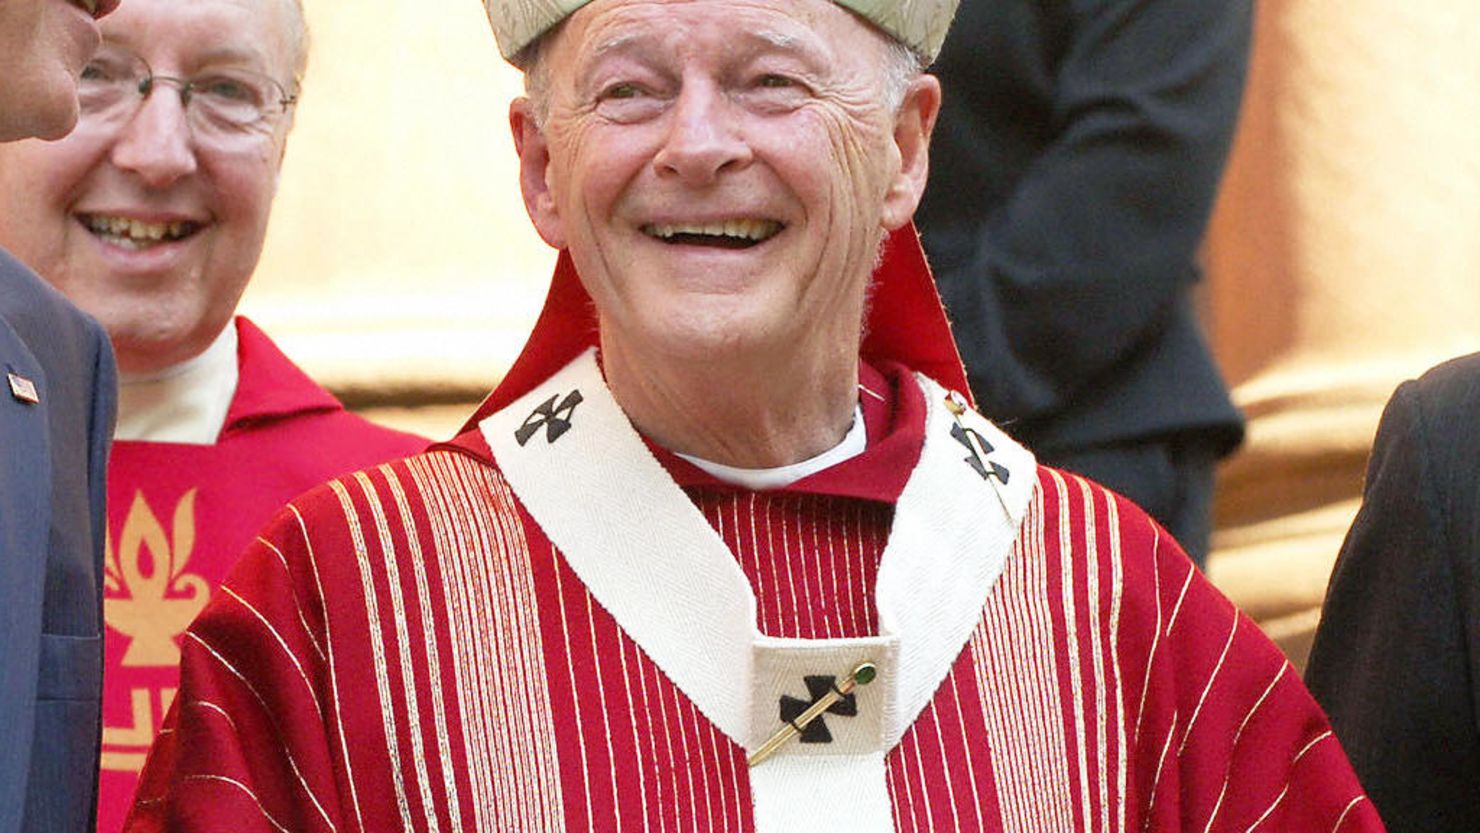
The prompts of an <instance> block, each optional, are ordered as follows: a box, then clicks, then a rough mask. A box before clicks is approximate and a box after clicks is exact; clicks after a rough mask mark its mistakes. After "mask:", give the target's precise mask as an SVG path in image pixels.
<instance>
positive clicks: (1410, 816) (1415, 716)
mask: <svg viewBox="0 0 1480 833" xmlns="http://www.w3.org/2000/svg"><path fill="white" fill-rule="evenodd" d="M1306 682H1307V683H1308V684H1309V685H1310V690H1311V693H1312V694H1314V695H1315V696H1316V699H1317V700H1319V701H1320V702H1321V704H1322V705H1323V706H1325V707H1326V709H1327V711H1329V712H1330V714H1331V723H1332V725H1333V726H1334V727H1335V729H1336V734H1337V736H1338V737H1340V738H1341V742H1342V744H1343V745H1344V746H1345V747H1346V751H1347V753H1348V754H1349V755H1350V756H1351V761H1352V765H1353V766H1355V767H1356V770H1357V775H1358V776H1359V777H1360V778H1361V779H1362V784H1363V786H1365V787H1366V788H1367V791H1368V793H1369V795H1370V796H1371V798H1372V801H1373V803H1374V804H1375V805H1376V806H1377V809H1378V812H1380V813H1381V814H1382V816H1383V818H1384V819H1385V820H1386V821H1387V823H1388V828H1389V829H1390V830H1393V831H1407V830H1412V831H1424V832H1425V833H1443V831H1456V833H1458V831H1466V833H1473V831H1476V830H1480V353H1477V354H1474V355H1471V356H1468V357H1465V358H1462V359H1456V360H1454V361H1451V362H1448V363H1445V364H1442V365H1439V366H1438V367H1436V368H1434V369H1433V370H1430V371H1429V372H1428V373H1426V374H1424V375H1423V377H1422V378H1420V379H1418V380H1417V381H1412V382H1405V383H1404V384H1403V385H1402V386H1400V387H1399V388H1398V390H1397V393H1395V394H1394V395H1393V398H1392V401H1391V402H1389V403H1388V406H1387V410H1386V411H1385V412H1384V413H1383V416H1382V424H1381V426H1380V427H1379V428H1378V430H1377V442H1376V446H1375V447H1374V449H1373V451H1372V459H1371V461H1370V463H1369V464H1368V467H1367V486H1366V493H1365V496H1364V498H1363V501H1362V509H1361V511H1360V512H1359V513H1358V514H1357V519H1356V522H1355V523H1353V524H1352V528H1351V531H1350V532H1349V533H1348V534H1347V537H1346V543H1345V544H1344V545H1342V548H1341V555H1340V557H1339V558H1338V559H1337V561H1336V568H1335V569H1334V570H1333V571H1332V573H1331V586H1330V589H1329V591H1328V595H1327V597H1326V604H1325V610H1324V613H1323V615H1322V617H1321V624H1320V628H1319V629H1318V630H1317V631H1316V641H1315V646H1314V648H1313V649H1312V651H1311V657H1310V665H1309V667H1308V669H1307V671H1306Z"/></svg>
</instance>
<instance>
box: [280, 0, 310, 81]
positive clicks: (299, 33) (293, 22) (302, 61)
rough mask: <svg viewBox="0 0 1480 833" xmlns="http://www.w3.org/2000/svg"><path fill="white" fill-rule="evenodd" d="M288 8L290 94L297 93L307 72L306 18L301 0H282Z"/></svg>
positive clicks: (307, 41)
mask: <svg viewBox="0 0 1480 833" xmlns="http://www.w3.org/2000/svg"><path fill="white" fill-rule="evenodd" d="M284 2H286V3H287V6H288V26H289V27H290V28H289V31H288V36H289V37H290V38H291V39H292V44H293V86H294V88H295V89H293V90H290V91H289V92H290V93H297V89H296V88H297V87H299V86H301V85H302V84H303V75H304V73H305V72H307V71H308V47H309V41H310V38H309V34H308V17H307V16H306V15H305V14H304V12H303V0H284Z"/></svg>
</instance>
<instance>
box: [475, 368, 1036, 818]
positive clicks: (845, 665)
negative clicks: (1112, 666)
mask: <svg viewBox="0 0 1480 833" xmlns="http://www.w3.org/2000/svg"><path fill="white" fill-rule="evenodd" d="M916 381H917V382H918V384H919V385H920V387H921V390H922V392H923V393H924V395H925V399H926V416H925V440H924V445H923V447H922V449H921V453H920V461H919V464H918V465H917V466H916V468H915V470H914V472H912V473H911V475H910V477H909V479H908V481H907V483H906V484H905V487H904V490H903V492H902V493H901V494H900V497H899V501H898V503H897V504H896V507H895V516H894V523H893V526H892V527H891V530H890V535H889V542H888V544H887V546H886V547H885V550H884V554H883V556H882V558H881V562H880V566H879V574H878V579H877V585H876V588H875V599H876V605H877V608H878V612H879V636H876V637H869V638H862V639H824V640H798V639H779V638H775V637H769V636H766V635H764V634H762V633H761V632H760V631H759V630H758V629H757V627H756V624H755V611H756V600H755V596H754V593H753V592H752V590H751V587H750V584H749V582H748V581H747V579H746V577H745V574H744V573H743V572H742V571H741V569H740V567H739V565H738V564H737V563H736V560H735V557H734V555H733V554H732V553H731V552H730V551H729V549H728V548H727V547H726V546H725V544H724V542H723V541H722V540H721V539H720V538H719V536H718V534H717V533H715V531H714V530H713V529H712V528H711V527H710V526H709V524H708V523H707V522H706V521H705V520H704V516H703V515H702V514H700V512H699V510H698V509H697V508H695V506H694V504H693V503H692V502H691V501H690V500H689V499H688V498H687V497H686V496H685V495H684V493H683V491H682V490H681V489H680V488H679V487H678V485H677V484H676V483H674V482H673V480H672V478H670V477H669V476H668V473H667V472H666V471H665V470H664V469H663V467H662V465H661V464H660V463H659V462H658V461H657V459H656V458H654V457H653V455H652V453H651V452H650V451H649V450H648V448H647V447H646V445H644V444H643V441H642V439H641V437H640V436H639V435H638V434H637V431H636V430H635V429H633V427H632V425H631V423H630V422H629V421H628V420H627V417H626V415H625V414H623V413H622V411H621V408H620V407H619V406H618V405H617V403H616V401H615V400H614V399H613V398H612V396H611V393H610V391H609V390H608V389H607V387H606V384H605V382H604V381H603V379H602V376H601V371H600V369H599V368H598V367H597V364H596V359H595V353H594V351H587V352H586V353H584V354H583V355H581V356H579V357H577V358H576V359H575V360H574V361H572V362H571V363H570V364H569V365H567V366H566V367H565V368H564V369H562V370H561V371H559V372H558V373H556V374H555V375H554V376H552V377H550V378H549V379H547V380H546V381H545V382H544V383H542V384H541V385H539V386H537V387H536V388H535V389H534V390H532V391H531V392H530V393H528V394H526V395H525V396H523V397H521V398H520V399H518V400H516V401H515V402H513V403H512V404H510V405H509V406H508V407H507V408H504V409H502V410H500V411H499V412H497V413H495V414H493V415H491V416H489V417H488V418H487V419H485V420H484V421H483V422H482V423H481V424H480V429H481V431H482V433H483V436H484V438H485V439H486V440H487V442H488V445H489V447H490V448H491V449H492V451H493V455H494V459H495V461H496V463H497V465H498V468H499V470H500V471H501V472H502V473H503V475H504V477H505V478H506V479H507V480H508V482H509V484H510V486H511V487H512V489H513V491H514V493H515V495H517V496H518V498H519V500H520V501H521V502H522V503H523V505H524V506H525V508H526V509H527V510H528V511H529V512H530V514H531V515H532V516H533V518H534V520H535V521H536V522H537V523H538V524H539V525H540V528H541V529H542V530H543V532H544V533H545V534H546V535H547V536H548V537H549V539H550V541H551V542H552V543H553V544H554V545H555V546H556V547H557V548H559V550H560V551H561V553H562V554H563V555H564V557H565V559H566V561H567V562H568V563H569V564H570V566H571V568H572V569H573V570H575V572H576V574H577V575H578V576H580V578H581V580H582V581H583V582H584V583H585V585H586V586H587V587H588V588H589V589H590V591H591V593H592V595H593V596H594V597H595V598H596V600H597V601H598V602H600V603H601V605H602V606H603V607H604V608H605V609H606V610H607V611H609V612H610V613H611V615H612V616H613V617H614V618H615V619H616V621H617V623H618V624H619V625H620V626H621V627H622V629H623V630H624V631H625V632H626V633H627V635H628V636H630V637H631V638H632V639H633V640H634V641H636V643H637V644H638V645H639V646H640V647H642V649H643V650H644V652H646V653H647V655H648V656H649V657H651V658H652V660H653V662H655V663H656V664H657V665H658V667H659V668H661V669H662V670H663V672H664V673H665V674H666V675H667V676H668V677H669V678H670V679H671V680H672V681H673V682H674V683H675V684H676V685H677V686H678V687H679V688H680V689H682V690H683V691H684V693H685V694H686V695H688V697H689V698H690V699H691V700H693V702H694V704H695V705H696V706H698V708H699V709H700V711H702V712H703V713H704V715H705V716H706V717H708V718H709V719H710V720H711V721H712V722H713V723H714V724H715V725H716V726H717V727H718V728H719V729H720V730H721V731H723V732H724V733H725V734H726V735H728V736H729V737H730V738H731V739H732V740H734V741H735V742H736V743H738V744H740V745H741V746H743V747H745V748H746V749H747V750H754V749H755V748H757V747H758V746H759V745H760V744H761V743H762V742H763V741H764V740H765V739H766V738H767V737H768V736H769V735H770V734H772V732H773V731H774V730H775V729H776V728H777V726H778V722H777V718H776V714H775V712H776V703H777V701H778V699H779V697H780V696H781V695H784V694H788V693H795V692H797V690H798V688H799V686H800V681H801V675H802V674H804V673H806V674H813V673H819V672H822V673H835V674H838V675H842V674H844V673H846V672H847V670H849V669H851V668H852V666H853V664H855V663H857V662H858V661H859V660H860V659H863V658H867V659H871V660H873V661H874V662H875V663H876V664H877V665H878V668H879V673H878V677H877V679H876V681H875V682H874V683H873V684H872V685H870V686H868V687H867V688H860V689H859V690H858V692H859V693H858V701H857V702H858V711H859V715H860V717H858V718H855V719H852V720H849V721H845V722H843V723H842V725H840V726H839V727H838V729H837V730H835V732H834V735H835V738H836V742H835V743H832V744H828V745H826V746H825V747H819V745H815V744H813V745H807V746H803V745H801V744H797V743H792V744H791V745H790V746H789V747H787V748H786V749H785V750H783V751H782V752H781V753H779V754H777V755H776V756H775V757H773V758H771V759H769V760H768V761H766V762H765V763H763V764H760V765H758V766H756V767H754V768H752V769H751V770H750V779H751V791H752V795H753V797H754V801H755V817H756V826H757V830H758V831H762V833H766V832H767V831H775V830H794V829H798V828H797V826H796V825H797V824H798V822H799V819H800V817H799V816H798V815H797V813H802V812H805V813H806V814H809V815H810V814H812V813H814V812H816V811H819V809H822V808H825V809H827V810H828V811H829V812H836V813H837V815H836V817H837V818H849V819H850V820H852V822H854V823H851V824H850V829H852V830H856V831H874V830H892V829H893V825H892V821H891V811H890V804H889V798H888V788H887V784H886V782H885V778H884V763H883V761H884V756H885V754H887V752H888V751H889V750H890V749H892V748H894V746H895V745H897V744H898V743H899V741H900V739H901V738H902V737H903V736H904V733H905V732H906V731H907V730H908V729H909V727H910V725H911V724H912V723H913V722H914V721H915V719H916V718H917V717H918V716H919V714H920V712H921V711H922V710H923V709H924V708H925V706H926V705H927V704H928V703H929V701H930V699H931V697H932V696H933V695H934V692H935V691H936V689H937V688H938V687H939V685H940V683H941V682H942V681H943V680H944V679H945V677H946V675H947V674H948V673H949V672H950V669H951V666H952V665H953V664H954V662H955V660H956V658H957V657H958V656H959V655H960V652H961V650H962V649H963V647H964V646H965V645H966V643H967V640H968V639H969V638H970V636H971V633H972V631H973V630H974V629H975V628H976V626H977V624H978V623H979V621H980V620H981V616H982V609H983V607H984V606H985V604H986V600H987V596H988V593H989V592H990V590H991V588H992V586H993V584H994V583H995V582H996V580H997V578H998V576H1000V575H1001V573H1002V569H1003V567H1004V565H1005V563H1006V559H1007V557H1008V555H1009V553H1010V552H1011V551H1012V548H1013V544H1014V542H1015V541H1016V538H1017V532H1018V527H1019V525H1020V523H1021V521H1022V518H1023V517H1024V515H1025V513H1026V512H1027V507H1028V503H1029V501H1030V500H1031V498H1032V495H1033V491H1034V489H1035V488H1036V484H1037V475H1036V471H1037V464H1036V462H1035V461H1034V459H1033V456H1032V454H1030V453H1029V452H1028V451H1027V450H1026V449H1024V448H1023V447H1022V446H1020V445H1018V444H1017V443H1015V442H1013V441H1012V440H1011V439H1009V438H1008V437H1007V436H1006V435H1005V434H1003V433H1002V432H1001V431H999V430H998V429H997V428H996V427H995V426H993V425H991V424H990V423H989V422H987V421H986V420H985V419H984V418H982V417H981V416H980V415H978V414H976V413H974V412H970V411H967V412H965V413H963V414H959V415H958V414H955V413H953V412H952V410H951V409H950V408H949V407H947V405H946V400H947V393H946V391H945V390H944V389H942V388H941V387H940V386H939V385H937V384H935V383H934V382H933V381H931V380H929V379H927V378H925V377H923V376H917V377H916ZM973 461H974V462H973ZM998 467H1000V470H1001V471H1005V472H1007V473H1008V474H1009V475H1010V476H1009V477H1008V478H1007V482H1006V483H1003V482H1001V478H989V477H986V476H985V473H986V472H990V471H992V470H994V469H996V468H998Z"/></svg>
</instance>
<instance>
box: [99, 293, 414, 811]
mask: <svg viewBox="0 0 1480 833" xmlns="http://www.w3.org/2000/svg"><path fill="white" fill-rule="evenodd" d="M235 326H236V327H237V336H238V348H237V355H238V368H239V380H238V384H237V390H236V394H235V396H234V397H233V398H232V401H231V406H230V409H229V411H228V414H227V418H226V423H225V425H224V427H223V428H222V431H221V434H220V437H219V438H218V440H217V441H216V442H215V443H214V444H212V445H189V444H182V443H160V442H129V441H123V442H115V443H114V444H113V451H112V455H111V457H110V459H109V469H108V550H107V559H106V579H105V581H106V588H105V594H104V602H103V607H104V618H105V619H106V621H107V624H108V628H107V633H106V636H105V640H104V641H105V663H106V665H105V669H106V670H105V675H104V680H105V684H104V691H103V724H104V728H103V751H102V779H101V790H100V796H99V804H98V808H99V809H98V813H99V815H98V829H99V831H101V833H117V831H119V830H121V829H122V827H123V820H124V816H125V815H127V813H128V808H129V806H130V804H131V802H132V800H133V793H134V785H135V783H136V781H137V779H138V773H139V770H140V769H141V768H142V767H143V764H144V756H145V753H146V752H147V751H148V749H149V745H150V744H151V743H153V741H154V736H155V732H156V731H157V729H158V728H159V725H160V723H161V721H162V719H163V717H164V714H165V710H166V709H167V707H168V706H169V703H170V701H171V700H172V699H173V698H174V695H175V690H176V688H177V686H178V685H179V663H180V653H179V648H178V641H179V639H180V636H181V634H182V633H183V632H184V631H185V628H186V626H187V625H189V624H190V621H191V620H192V619H194V618H195V616H196V614H198V613H199V612H200V611H201V609H202V608H204V607H205V605H206V602H207V597H208V596H209V595H210V593H211V592H212V591H213V590H214V589H215V588H216V586H217V585H218V584H220V582H221V580H222V579H223V578H225V577H226V573H227V571H228V570H229V569H230V567H231V565H232V564H234V563H235V562H236V559H237V557H238V556H239V555H240V554H241V552H242V550H243V549H245V548H246V546H247V543H248V542H249V541H251V540H252V538H253V537H254V536H255V535H256V534H257V533H258V532H259V531H260V530H261V528H262V526H263V525H264V524H265V523H267V521H268V520H269V519H271V518H272V516H273V515H274V514H275V513H276V512H277V511H278V510H280V509H281V508H282V507H283V505H284V504H285V503H287V502H288V501H289V500H291V499H292V498H294V497H297V496H298V495H299V494H301V493H303V492H304V491H307V490H308V489H310V488H312V487H314V486H316V485H318V484H320V483H322V482H323V481H324V480H326V479H328V478H330V477H335V476H337V475H340V474H344V473H347V472H351V471H354V470H356V469H359V468H363V467H365V466H369V465H374V464H376V463H379V462H382V461H385V460H390V459H394V458H397V457H401V456H405V455H407V454H412V453H415V452H417V451H419V450H421V449H423V448H425V447H426V445H427V443H426V441H425V440H422V439H420V438H418V437H415V436H412V435H410V434H404V433H401V432H398V431H392V430H390V429H387V428H382V427H379V426H376V425H372V424H371V423H369V422H367V421H365V420H364V419H362V418H360V417H358V416H355V415H353V414H351V413H349V412H347V411H345V410H344V407H343V406H342V405H340V404H339V401H338V400H336V399H335V398H334V397H333V396H332V395H330V394H329V392H328V391H326V390H324V389H323V388H322V387H320V386H319V385H317V384H315V383H314V382H313V381H312V380H311V379H309V378H308V377H307V376H305V375H304V374H303V372H302V371H301V370H299V369H298V368H297V367H296V366H295V365H294V364H293V363H292V362H291V361H290V360H289V359H288V358H287V357H286V356H284V355H283V354H282V353H281V352H280V351H279V350H278V349H277V347H276V346H275V345H273V343H272V342H271V341H270V340H268V338H267V336H266V335H264V334H263V333H262V331H261V330H259V329H257V327H256V326H254V325H253V324H252V323H251V322H249V321H247V320H246V319H245V318H239V319H237V321H236V325H235Z"/></svg>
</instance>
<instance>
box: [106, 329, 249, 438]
mask: <svg viewBox="0 0 1480 833" xmlns="http://www.w3.org/2000/svg"><path fill="white" fill-rule="evenodd" d="M239 374H240V370H239V368H238V367H237V335H236V324H235V322H232V323H228V324H227V325H226V327H225V328H224V329H222V330H221V333H220V334H219V335H217V336H216V338H215V340H214V341H212V342H211V345H210V346H209V347H207V348H206V349H205V350H204V351H203V352H202V353H201V354H200V355H198V356H195V357H193V358H189V359H186V360H185V361H183V362H180V363H179V364H175V365H171V366H170V367H167V368H165V369H163V370H158V371H154V372H152V373H121V374H119V378H118V427H117V428H116V429H114V432H113V438H114V439H115V440H136V441H143V442H158V443H181V444H187V445H211V444H213V443H215V442H216V439H217V438H218V437H220V436H221V429H222V428H223V427H224V426H225V425H226V414H227V412H228V411H229V410H230V409H231V400H232V398H233V397H235V396H236V386H237V382H238V381H239Z"/></svg>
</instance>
